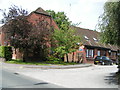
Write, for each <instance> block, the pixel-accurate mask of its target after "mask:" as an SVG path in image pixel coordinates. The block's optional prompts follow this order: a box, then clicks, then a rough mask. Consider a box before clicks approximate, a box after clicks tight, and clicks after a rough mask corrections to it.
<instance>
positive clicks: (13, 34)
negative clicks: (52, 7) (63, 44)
mask: <svg viewBox="0 0 120 90" xmlns="http://www.w3.org/2000/svg"><path fill="white" fill-rule="evenodd" d="M27 15H28V13H27V11H26V10H24V9H22V8H19V7H17V6H12V7H10V8H9V12H8V13H6V12H3V16H4V19H2V21H4V23H5V25H4V27H3V28H4V29H3V30H4V32H6V33H7V41H9V43H10V45H12V46H13V47H15V48H16V49H17V48H18V49H19V50H21V51H22V52H23V53H24V54H23V55H24V56H23V58H24V60H26V59H27V58H28V54H29V53H31V54H33V57H38V56H39V57H41V59H45V57H46V55H47V52H48V50H47V45H46V43H48V42H49V41H50V29H51V28H50V25H49V23H47V22H46V21H44V20H45V19H43V20H42V21H41V20H38V21H36V24H32V23H30V22H29V21H28V19H27ZM48 37H49V38H48Z"/></svg>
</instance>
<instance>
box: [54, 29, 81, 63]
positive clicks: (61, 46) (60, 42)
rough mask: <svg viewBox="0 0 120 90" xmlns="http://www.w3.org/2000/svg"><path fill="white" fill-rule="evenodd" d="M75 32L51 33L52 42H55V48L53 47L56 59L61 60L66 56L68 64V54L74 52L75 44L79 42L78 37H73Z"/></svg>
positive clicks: (61, 31)
mask: <svg viewBox="0 0 120 90" xmlns="http://www.w3.org/2000/svg"><path fill="white" fill-rule="evenodd" d="M74 34H75V30H72V29H69V30H55V31H54V33H53V40H55V41H56V42H55V44H56V47H54V49H53V51H54V55H55V56H57V57H58V58H63V57H64V55H66V58H67V62H68V53H71V52H74V51H76V48H77V47H78V45H77V43H78V42H80V37H79V36H75V35H74Z"/></svg>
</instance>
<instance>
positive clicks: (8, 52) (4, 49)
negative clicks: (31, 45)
mask: <svg viewBox="0 0 120 90" xmlns="http://www.w3.org/2000/svg"><path fill="white" fill-rule="evenodd" d="M0 57H3V58H5V59H6V61H10V60H11V59H12V47H11V46H0Z"/></svg>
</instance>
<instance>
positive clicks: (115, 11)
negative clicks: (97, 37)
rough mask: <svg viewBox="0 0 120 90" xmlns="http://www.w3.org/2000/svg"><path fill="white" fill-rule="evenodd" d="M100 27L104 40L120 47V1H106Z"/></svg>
mask: <svg viewBox="0 0 120 90" xmlns="http://www.w3.org/2000/svg"><path fill="white" fill-rule="evenodd" d="M99 29H100V30H101V32H102V34H101V38H102V42H104V43H110V44H114V45H118V46H119V47H120V1H118V2H106V3H105V5H104V13H103V14H102V15H101V16H100V18H99ZM119 72H120V67H119Z"/></svg>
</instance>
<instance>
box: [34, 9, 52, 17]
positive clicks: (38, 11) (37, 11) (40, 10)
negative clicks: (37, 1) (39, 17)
mask: <svg viewBox="0 0 120 90" xmlns="http://www.w3.org/2000/svg"><path fill="white" fill-rule="evenodd" d="M34 13H37V14H43V15H46V16H50V15H49V13H48V12H46V11H45V10H43V9H42V8H41V7H39V8H38V9H36V10H35V11H34Z"/></svg>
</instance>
